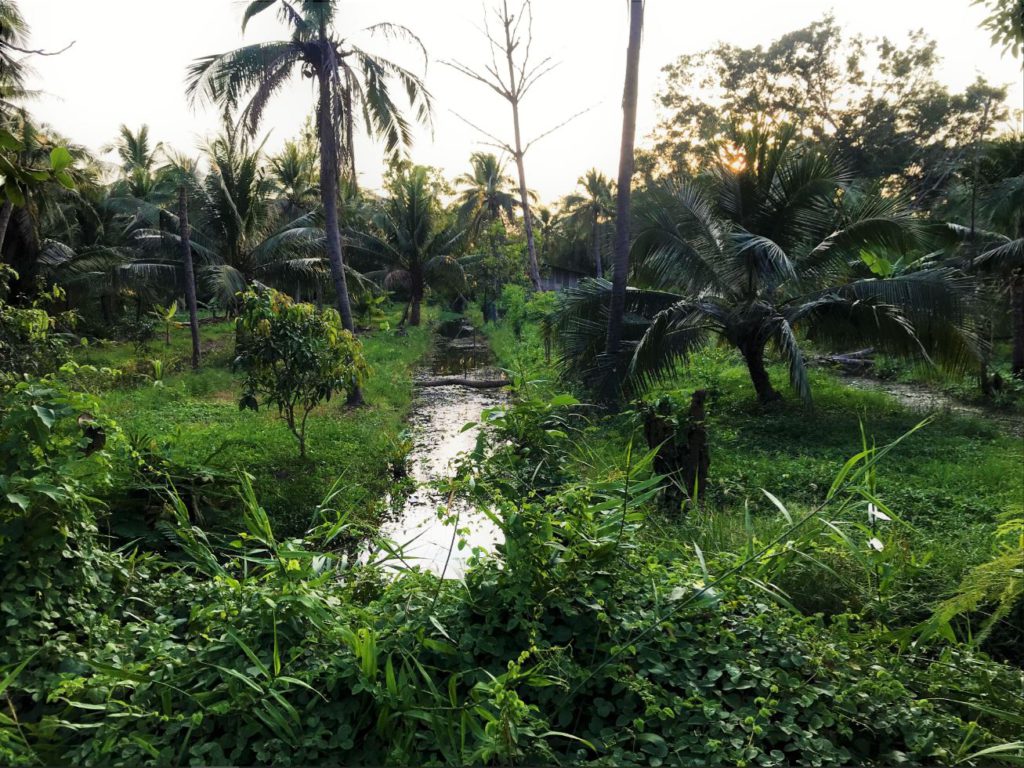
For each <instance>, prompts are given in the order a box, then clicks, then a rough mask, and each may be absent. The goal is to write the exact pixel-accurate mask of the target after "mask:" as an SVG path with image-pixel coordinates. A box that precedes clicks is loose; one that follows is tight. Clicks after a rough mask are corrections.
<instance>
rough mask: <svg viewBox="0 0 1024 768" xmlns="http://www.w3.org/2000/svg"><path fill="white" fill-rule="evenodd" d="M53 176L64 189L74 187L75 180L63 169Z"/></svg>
mask: <svg viewBox="0 0 1024 768" xmlns="http://www.w3.org/2000/svg"><path fill="white" fill-rule="evenodd" d="M54 178H55V179H57V183H58V184H60V185H61V186H62V187H64V188H65V189H74V188H75V180H74V179H72V178H71V176H69V175H68V174H67V173H65V172H64V171H60V172H58V173H56V174H54Z"/></svg>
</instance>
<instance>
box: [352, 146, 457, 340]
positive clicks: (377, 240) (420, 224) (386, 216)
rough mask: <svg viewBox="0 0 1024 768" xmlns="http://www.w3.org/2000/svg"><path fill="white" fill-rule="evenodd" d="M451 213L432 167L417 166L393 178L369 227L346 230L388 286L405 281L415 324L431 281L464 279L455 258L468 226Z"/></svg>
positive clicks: (450, 283) (408, 311) (450, 282)
mask: <svg viewBox="0 0 1024 768" xmlns="http://www.w3.org/2000/svg"><path fill="white" fill-rule="evenodd" d="M451 218H452V217H450V216H448V215H447V214H446V212H445V211H444V209H443V208H442V206H441V202H440V200H439V199H438V194H437V186H436V184H434V183H433V182H432V181H431V178H430V170H429V169H428V168H425V167H424V166H414V167H412V168H409V169H403V170H401V171H399V172H398V173H397V174H395V176H394V177H393V178H392V179H391V180H390V183H389V184H388V197H387V198H386V199H385V200H383V201H382V202H381V203H380V205H379V206H378V207H377V209H376V211H375V213H374V214H373V215H372V217H371V219H370V227H369V228H368V229H366V230H365V231H360V230H346V232H345V241H346V243H347V244H348V245H349V246H350V247H351V248H352V249H353V251H355V252H357V253H359V254H361V255H363V256H364V257H366V258H369V259H371V260H372V261H374V262H376V263H378V264H381V265H382V266H383V283H384V286H385V287H394V286H397V285H401V286H402V287H404V288H406V289H407V290H408V291H409V306H408V307H407V308H406V316H407V317H408V319H409V324H410V325H413V326H418V325H419V324H420V305H421V303H422V301H423V296H424V293H425V291H426V288H427V286H428V285H430V284H434V285H445V286H448V287H450V286H453V285H454V286H455V287H456V288H458V287H461V286H462V285H463V283H464V282H465V277H464V275H463V273H462V267H461V266H460V265H459V262H458V261H457V260H456V258H455V256H456V254H457V251H458V249H459V248H460V246H461V244H462V241H463V239H464V230H463V229H462V228H461V227H460V226H458V225H457V224H456V223H455V222H453V221H452V220H451Z"/></svg>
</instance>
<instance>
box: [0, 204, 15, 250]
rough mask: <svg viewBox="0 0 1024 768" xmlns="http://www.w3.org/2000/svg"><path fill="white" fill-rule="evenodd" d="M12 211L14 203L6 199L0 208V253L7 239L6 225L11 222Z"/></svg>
mask: <svg viewBox="0 0 1024 768" xmlns="http://www.w3.org/2000/svg"><path fill="white" fill-rule="evenodd" d="M13 213H14V205H13V204H12V203H11V201H10V200H6V201H5V202H4V205H3V207H2V208H0V255H2V253H3V248H4V242H5V241H6V240H7V226H8V225H9V224H10V223H11V215H12V214H13Z"/></svg>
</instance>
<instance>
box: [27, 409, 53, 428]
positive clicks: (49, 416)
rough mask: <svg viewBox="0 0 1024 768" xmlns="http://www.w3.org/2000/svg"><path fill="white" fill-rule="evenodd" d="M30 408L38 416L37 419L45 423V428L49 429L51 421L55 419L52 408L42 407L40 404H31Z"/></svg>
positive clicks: (51, 425)
mask: <svg viewBox="0 0 1024 768" xmlns="http://www.w3.org/2000/svg"><path fill="white" fill-rule="evenodd" d="M32 410H33V411H35V414H36V416H38V417H39V420H40V421H41V422H43V424H45V425H46V428H47V429H51V428H52V427H53V423H54V421H56V419H57V414H55V413H54V412H53V410H52V409H50V408H44V407H43V406H41V405H33V406H32Z"/></svg>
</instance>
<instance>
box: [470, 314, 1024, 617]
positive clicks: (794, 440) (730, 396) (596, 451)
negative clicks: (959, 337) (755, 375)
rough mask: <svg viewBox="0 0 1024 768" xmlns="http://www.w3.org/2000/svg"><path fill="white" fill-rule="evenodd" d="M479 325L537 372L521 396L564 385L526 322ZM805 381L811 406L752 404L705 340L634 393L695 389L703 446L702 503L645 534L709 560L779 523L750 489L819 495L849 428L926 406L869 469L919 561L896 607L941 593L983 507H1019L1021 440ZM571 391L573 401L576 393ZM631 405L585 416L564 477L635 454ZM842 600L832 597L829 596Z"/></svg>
mask: <svg viewBox="0 0 1024 768" xmlns="http://www.w3.org/2000/svg"><path fill="white" fill-rule="evenodd" d="M487 333H488V336H489V338H490V340H491V344H492V347H493V348H494V351H495V353H496V355H497V357H498V360H499V362H500V364H501V365H502V366H504V367H506V368H508V369H509V370H511V371H513V372H515V373H517V374H518V375H519V376H520V378H521V380H523V381H531V380H532V381H537V382H541V383H540V384H539V385H538V388H537V390H536V391H535V394H536V393H539V394H540V395H541V396H549V395H550V394H551V393H554V392H558V391H565V390H571V389H572V384H571V382H560V381H559V380H558V375H557V370H556V368H555V367H554V365H553V364H552V363H551V362H549V361H548V360H547V358H546V356H545V354H544V350H543V345H542V342H541V337H540V334H539V331H538V329H537V327H536V326H535V325H528V326H526V327H524V328H523V329H522V332H521V334H520V336H519V337H516V335H515V334H514V333H513V331H512V329H511V327H510V326H509V325H508V324H499V325H497V326H488V328H487ZM556 353H557V351H556ZM771 375H772V378H773V381H774V383H775V386H776V387H777V388H778V389H779V390H780V391H782V392H786V381H787V373H786V370H785V368H784V367H782V366H781V365H775V366H773V367H772V368H771ZM811 378H812V388H813V393H814V403H813V405H812V406H810V407H808V406H806V405H804V404H803V403H801V402H800V401H798V400H797V399H796V397H795V396H794V395H792V394H790V393H787V395H786V398H785V400H784V401H783V402H781V403H778V404H776V405H774V406H772V407H770V408H764V407H762V406H760V405H759V404H758V403H757V400H756V397H755V394H754V389H753V386H752V385H751V383H750V379H749V376H748V374H747V371H746V368H745V367H744V365H743V364H742V361H741V360H740V358H739V357H738V355H736V354H735V353H733V352H732V351H731V350H727V349H721V348H714V349H708V350H706V351H704V352H703V353H701V354H700V355H698V356H697V357H695V358H694V359H693V360H692V361H691V362H690V364H689V365H687V366H685V367H681V368H680V369H679V371H678V375H677V376H676V377H675V378H674V379H673V380H671V381H667V382H665V383H663V384H662V385H661V386H659V387H658V388H656V390H655V391H652V392H650V393H648V394H647V395H646V396H645V398H644V399H645V400H651V399H654V398H656V397H660V396H666V395H667V396H670V397H672V398H673V399H674V400H675V401H676V402H677V403H678V408H679V409H680V410H681V411H682V412H683V414H684V415H685V413H686V410H687V409H688V406H689V398H690V395H691V394H692V393H693V392H694V391H695V390H697V389H706V390H708V391H709V393H710V397H709V399H708V401H707V404H706V409H707V414H708V422H707V424H708V433H709V444H710V451H711V468H710V482H709V489H708V499H707V503H706V506H705V508H704V509H703V510H701V511H700V512H689V513H685V514H684V513H682V512H675V513H672V512H667V513H665V514H663V515H660V516H656V517H655V518H652V524H651V528H650V530H649V534H650V535H651V536H652V537H654V538H657V539H660V540H662V541H663V542H665V543H666V545H668V546H677V547H678V546H690V544H691V542H692V543H696V544H697V545H698V546H700V547H701V549H702V550H703V551H704V552H705V553H707V554H708V555H709V556H714V555H715V554H718V553H728V552H737V551H741V550H742V548H743V547H744V546H745V545H746V543H747V540H748V537H749V536H750V535H754V536H756V537H758V538H759V539H760V540H762V541H765V540H769V539H770V538H771V536H772V535H774V533H775V532H777V531H779V530H781V529H782V528H783V527H784V525H783V522H782V520H781V517H780V516H779V514H778V512H777V510H776V509H775V508H774V506H773V505H772V503H771V502H770V501H769V500H768V498H767V497H766V496H765V495H764V493H763V491H762V489H764V490H767V491H770V492H771V493H773V494H774V495H775V496H777V497H778V498H780V499H781V500H782V501H783V502H784V503H785V504H786V505H787V506H789V508H790V510H791V511H792V512H793V513H794V514H798V513H800V512H804V511H808V510H810V509H812V508H813V507H814V506H815V505H817V504H819V503H820V502H821V501H822V500H823V499H824V498H825V496H826V494H827V492H828V490H829V487H830V485H831V483H832V481H833V479H834V477H835V475H836V473H837V472H838V471H839V469H840V467H842V465H843V463H844V462H845V461H846V460H847V459H848V458H849V457H850V456H852V455H854V454H856V453H857V452H858V451H859V450H860V449H861V444H862V443H861V428H862V427H863V430H864V433H865V435H866V437H867V439H868V441H869V443H870V442H874V443H875V444H876V445H878V446H883V445H885V444H887V443H889V442H891V441H893V440H895V439H897V438H899V437H900V436H901V435H904V434H905V433H907V432H908V431H910V430H911V429H913V428H914V427H915V426H916V425H918V424H919V423H920V422H921V421H922V420H924V419H925V418H928V417H929V416H931V417H932V421H931V422H930V423H929V424H928V425H927V426H925V427H924V428H923V429H922V430H920V431H918V432H917V433H915V434H914V435H912V436H911V437H910V438H909V439H907V440H905V441H904V442H902V443H901V444H900V445H899V446H898V447H897V448H896V449H895V450H894V451H893V452H892V453H891V454H890V455H889V456H888V457H887V458H886V459H885V461H884V462H883V463H882V464H881V465H880V467H879V469H878V477H877V483H878V484H877V490H878V494H879V496H880V498H881V499H882V500H883V501H885V503H886V504H888V505H889V507H890V508H891V509H892V510H893V512H895V513H896V514H897V515H898V516H899V517H900V519H901V520H903V521H905V522H906V523H907V524H908V526H907V527H905V528H903V529H901V530H902V533H901V535H900V539H899V544H900V546H901V547H902V548H904V550H905V552H904V554H905V556H906V557H907V558H908V559H909V558H910V557H911V556H913V557H916V558H922V557H924V556H925V555H929V556H930V557H931V560H930V562H929V563H928V564H927V566H926V567H925V568H923V569H921V570H919V571H918V572H916V573H914V575H913V577H912V580H911V583H907V584H904V585H903V586H904V587H905V589H904V590H903V591H904V593H905V597H904V600H905V602H907V603H908V605H907V606H905V609H906V610H908V611H913V610H919V609H920V608H921V607H922V606H924V605H926V604H931V603H932V602H934V601H935V600H936V599H938V598H940V597H943V596H945V595H948V594H950V593H951V592H952V591H953V590H954V589H955V588H956V585H957V584H958V583H959V581H960V579H961V577H962V576H963V574H964V573H965V571H966V570H967V569H968V568H970V567H971V566H974V565H976V564H978V563H981V562H984V561H985V560H986V559H988V558H989V557H990V556H991V554H992V534H993V531H994V530H995V524H996V518H997V516H998V515H999V514H1000V513H1003V512H1006V511H1008V510H1012V509H1015V508H1017V509H1019V508H1020V507H1021V505H1022V503H1024V472H1022V471H1021V467H1024V441H1022V440H1021V439H1020V438H1018V437H1014V436H1013V435H1012V434H1009V433H1008V432H1007V431H1006V429H1005V422H1003V423H1002V424H1000V422H998V421H994V420H988V419H985V418H983V417H980V416H978V417H975V416H970V415H964V414H959V413H953V412H941V411H940V412H937V413H934V414H929V413H928V412H926V411H918V410H912V409H908V408H907V407H905V406H903V405H901V404H900V403H899V402H897V401H896V400H895V399H894V398H892V397H891V396H889V395H887V394H885V393H882V392H872V391H864V390H860V389H855V388H853V387H851V386H849V385H848V384H846V383H844V382H843V380H842V378H841V377H840V376H838V375H836V374H834V373H832V372H831V371H828V370H825V369H815V370H813V371H812V373H811ZM575 394H576V395H577V396H578V397H579V398H580V399H581V400H584V401H585V400H586V395H585V393H581V392H579V391H577V392H576V393H575ZM637 407H638V404H630V405H629V406H627V408H626V410H625V412H623V413H621V414H618V415H614V416H607V415H601V414H600V412H599V411H597V410H596V409H595V410H594V411H593V412H592V414H593V417H592V419H591V426H590V427H589V428H588V429H587V433H586V435H584V436H582V438H581V439H579V440H578V441H577V449H576V453H575V461H576V463H577V467H576V469H575V472H574V475H575V476H577V477H579V478H580V479H581V481H584V482H586V481H597V480H601V479H604V478H607V477H609V476H612V475H614V473H615V472H620V471H621V467H622V463H623V461H622V457H623V455H624V453H625V450H626V446H627V445H628V443H629V442H630V440H632V441H633V443H634V445H635V446H636V447H637V448H641V447H642V448H643V449H644V450H646V445H645V444H644V442H643V441H644V436H643V430H642V420H641V417H640V416H639V414H638V413H637V412H636V410H635V409H636V408H637ZM865 520H866V508H865ZM929 553H930V554H929ZM821 576H822V574H821V572H820V571H819V572H816V573H815V572H809V573H808V575H807V578H808V582H807V583H806V584H804V585H803V586H802V587H800V586H799V585H798V588H800V589H804V588H805V589H804V591H805V594H806V595H813V593H814V592H815V589H814V588H813V584H812V581H813V580H815V579H818V580H820V579H821ZM908 578H909V577H908ZM822 600H823V601H824V600H825V598H824V597H822ZM825 602H827V601H825ZM825 602H822V604H821V607H822V608H823V609H824V608H827V607H828V606H827V605H825ZM849 602H850V596H849V595H848V594H843V595H842V596H839V597H837V599H836V600H835V601H834V605H837V606H838V605H840V604H845V605H849Z"/></svg>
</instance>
